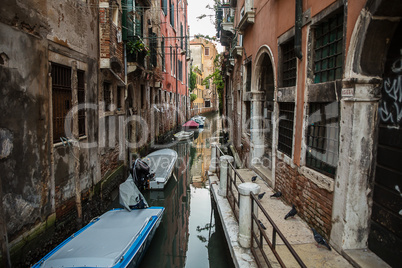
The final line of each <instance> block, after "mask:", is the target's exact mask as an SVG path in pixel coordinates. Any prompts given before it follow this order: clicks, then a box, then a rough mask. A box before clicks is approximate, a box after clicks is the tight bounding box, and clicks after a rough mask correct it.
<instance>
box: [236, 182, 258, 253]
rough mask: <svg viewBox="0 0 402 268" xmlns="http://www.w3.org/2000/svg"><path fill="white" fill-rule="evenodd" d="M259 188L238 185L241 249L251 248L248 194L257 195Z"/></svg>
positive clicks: (253, 185) (243, 184) (250, 185)
mask: <svg viewBox="0 0 402 268" xmlns="http://www.w3.org/2000/svg"><path fill="white" fill-rule="evenodd" d="M260 189H261V187H260V186H259V185H258V184H255V183H252V182H245V183H242V184H240V185H239V193H240V208H239V244H240V246H241V247H243V248H250V246H251V224H252V219H251V202H252V200H251V198H250V193H253V194H258V193H259V192H260Z"/></svg>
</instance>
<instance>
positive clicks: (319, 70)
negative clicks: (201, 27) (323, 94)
mask: <svg viewBox="0 0 402 268" xmlns="http://www.w3.org/2000/svg"><path fill="white" fill-rule="evenodd" d="M314 35H315V37H314V39H315V40H314V83H322V82H327V81H334V80H336V79H341V78H342V67H343V53H342V51H343V13H339V14H337V15H335V16H333V17H331V18H329V19H328V20H326V21H324V22H322V23H320V24H319V25H317V27H316V29H315V31H314Z"/></svg>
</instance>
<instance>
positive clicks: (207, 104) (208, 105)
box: [205, 100, 211, 108]
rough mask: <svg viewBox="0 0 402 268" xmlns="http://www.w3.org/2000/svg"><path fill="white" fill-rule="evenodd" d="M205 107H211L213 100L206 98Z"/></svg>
mask: <svg viewBox="0 0 402 268" xmlns="http://www.w3.org/2000/svg"><path fill="white" fill-rule="evenodd" d="M205 107H206V108H209V107H211V101H209V100H206V101H205Z"/></svg>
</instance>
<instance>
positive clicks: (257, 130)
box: [251, 45, 276, 184]
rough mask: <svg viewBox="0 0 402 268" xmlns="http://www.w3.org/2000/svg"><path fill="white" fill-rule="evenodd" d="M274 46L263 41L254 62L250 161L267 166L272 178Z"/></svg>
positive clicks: (273, 156)
mask: <svg viewBox="0 0 402 268" xmlns="http://www.w3.org/2000/svg"><path fill="white" fill-rule="evenodd" d="M274 62H275V61H274V57H273V53H272V50H271V49H270V48H269V47H268V46H267V45H263V46H261V47H260V48H259V49H258V52H257V54H256V56H255V61H254V63H253V65H252V67H253V68H252V69H253V70H252V78H251V106H252V108H251V113H252V116H251V118H252V120H251V144H252V152H251V153H252V154H251V164H252V165H253V166H255V167H256V168H258V169H265V170H266V171H267V173H268V174H271V178H267V179H268V180H270V181H268V183H270V184H273V180H272V178H273V177H274V176H273V174H274V173H273V172H274V166H275V165H274V161H275V150H274V148H275V146H276V142H275V135H274V133H275V129H276V127H275V124H274V122H273V121H272V118H274V110H275V88H276V75H275V64H274Z"/></svg>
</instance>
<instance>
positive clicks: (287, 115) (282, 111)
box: [278, 102, 295, 157]
mask: <svg viewBox="0 0 402 268" xmlns="http://www.w3.org/2000/svg"><path fill="white" fill-rule="evenodd" d="M294 114H295V103H294V102H280V103H279V135H278V150H279V151H281V152H283V153H284V154H286V155H287V156H289V157H292V148H293V119H294Z"/></svg>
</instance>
